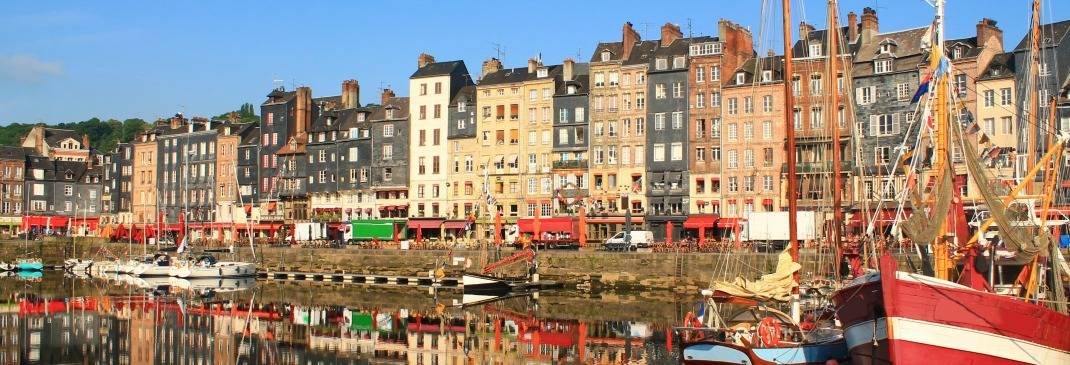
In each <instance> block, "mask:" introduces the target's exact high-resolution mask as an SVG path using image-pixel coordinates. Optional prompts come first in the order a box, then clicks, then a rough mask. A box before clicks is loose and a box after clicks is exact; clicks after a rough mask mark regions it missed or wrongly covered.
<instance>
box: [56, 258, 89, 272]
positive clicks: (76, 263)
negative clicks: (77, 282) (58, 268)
mask: <svg viewBox="0 0 1070 365" xmlns="http://www.w3.org/2000/svg"><path fill="white" fill-rule="evenodd" d="M91 266H93V260H86V259H67V260H64V261H63V269H64V270H67V271H68V272H71V273H82V274H84V273H87V272H89V270H90V267H91Z"/></svg>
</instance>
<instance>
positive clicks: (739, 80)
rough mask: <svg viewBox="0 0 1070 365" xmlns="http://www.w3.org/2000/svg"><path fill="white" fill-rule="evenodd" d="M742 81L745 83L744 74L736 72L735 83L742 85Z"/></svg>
mask: <svg viewBox="0 0 1070 365" xmlns="http://www.w3.org/2000/svg"><path fill="white" fill-rule="evenodd" d="M744 83H746V75H744V74H743V73H742V72H738V73H736V85H743V84H744Z"/></svg>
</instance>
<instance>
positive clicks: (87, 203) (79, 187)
mask: <svg viewBox="0 0 1070 365" xmlns="http://www.w3.org/2000/svg"><path fill="white" fill-rule="evenodd" d="M103 175H104V171H103V167H99V166H96V167H90V166H89V165H87V164H86V163H85V162H77V161H51V160H49V159H48V158H47V157H44V156H29V157H28V158H27V174H26V183H25V184H26V185H25V186H24V191H25V192H26V194H25V195H26V207H27V208H26V214H27V215H50V216H68V217H73V216H75V215H77V216H87V217H96V216H99V215H100V212H101V204H102V203H103V201H102V196H103V190H104V189H103V185H102V182H101V181H102V178H103Z"/></svg>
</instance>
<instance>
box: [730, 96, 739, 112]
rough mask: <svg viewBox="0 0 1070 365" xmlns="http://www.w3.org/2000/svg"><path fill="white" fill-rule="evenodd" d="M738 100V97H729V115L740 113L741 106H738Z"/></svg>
mask: <svg viewBox="0 0 1070 365" xmlns="http://www.w3.org/2000/svg"><path fill="white" fill-rule="evenodd" d="M736 102H737V100H736V98H728V114H729V115H736V114H738V113H739V108H738V105H736V104H737V103H736Z"/></svg>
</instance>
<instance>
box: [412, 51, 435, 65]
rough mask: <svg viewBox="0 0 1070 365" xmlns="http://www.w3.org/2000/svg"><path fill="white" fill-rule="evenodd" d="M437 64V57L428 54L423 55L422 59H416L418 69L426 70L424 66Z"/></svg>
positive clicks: (421, 55)
mask: <svg viewBox="0 0 1070 365" xmlns="http://www.w3.org/2000/svg"><path fill="white" fill-rule="evenodd" d="M434 62H435V57H434V56H432V55H429V54H427V53H421V54H420V57H417V58H416V65H417V66H418V68H424V66H427V65H430V64H432V63H434Z"/></svg>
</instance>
